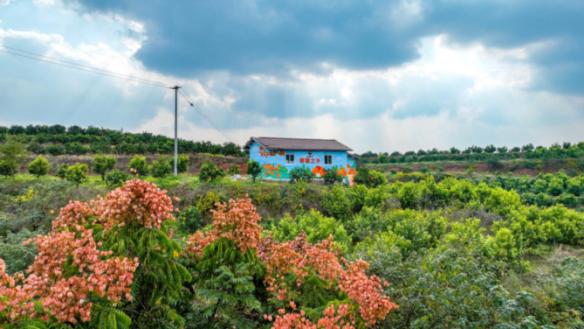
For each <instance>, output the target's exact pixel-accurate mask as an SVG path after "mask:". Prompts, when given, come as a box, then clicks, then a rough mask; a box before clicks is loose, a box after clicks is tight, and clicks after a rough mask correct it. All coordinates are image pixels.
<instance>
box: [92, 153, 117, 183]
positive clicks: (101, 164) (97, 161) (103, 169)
mask: <svg viewBox="0 0 584 329" xmlns="http://www.w3.org/2000/svg"><path fill="white" fill-rule="evenodd" d="M115 165H116V159H115V158H114V157H110V156H105V155H96V156H95V158H93V162H92V166H93V171H94V172H95V173H97V174H99V175H100V176H101V180H105V174H106V173H107V172H108V171H110V170H112V169H114V166H115Z"/></svg>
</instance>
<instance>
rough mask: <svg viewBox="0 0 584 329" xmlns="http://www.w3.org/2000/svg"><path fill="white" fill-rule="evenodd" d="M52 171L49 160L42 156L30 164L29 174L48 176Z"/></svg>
mask: <svg viewBox="0 0 584 329" xmlns="http://www.w3.org/2000/svg"><path fill="white" fill-rule="evenodd" d="M50 169H51V164H50V163H49V160H47V158H45V157H44V156H42V155H39V156H37V157H36V158H35V159H34V160H32V161H31V162H30V163H29V164H28V172H29V173H30V174H32V175H35V176H37V177H40V176H44V175H46V174H47V173H48V172H49V170H50Z"/></svg>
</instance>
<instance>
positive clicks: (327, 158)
mask: <svg viewBox="0 0 584 329" xmlns="http://www.w3.org/2000/svg"><path fill="white" fill-rule="evenodd" d="M324 164H333V156H332V155H325V156H324Z"/></svg>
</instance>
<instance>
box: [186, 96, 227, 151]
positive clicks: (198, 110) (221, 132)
mask: <svg viewBox="0 0 584 329" xmlns="http://www.w3.org/2000/svg"><path fill="white" fill-rule="evenodd" d="M179 93H180V95H181V97H182V98H183V99H184V100H185V101H186V102H187V103H188V104H189V105H190V106H191V107H192V108H193V109H195V112H197V113H198V114H199V115H200V116H201V117H203V119H205V121H207V123H208V124H209V125H210V126H211V127H213V129H215V130H216V131H217V132H218V133H219V134H221V135H222V136H223V137H225V139H227V140H228V141H230V142H231V143H233V144H237V143H235V142H234V141H233V139H231V138H230V137H229V136H227V135H226V134H225V133H223V131H221V129H219V128H218V127H217V126H216V125H215V124H214V123H213V121H211V119H209V117H207V115H205V113H203V111H202V110H201V109H200V108H199V107H198V105H196V104H195V103H194V102H193V101H191V100H190V99H189V98H188V97H187V96H186V95H185V94H184V93H183V92H182V91H180V90H179Z"/></svg>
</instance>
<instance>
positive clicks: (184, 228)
mask: <svg viewBox="0 0 584 329" xmlns="http://www.w3.org/2000/svg"><path fill="white" fill-rule="evenodd" d="M178 225H179V228H180V230H181V232H184V233H188V234H191V233H195V232H196V231H197V230H199V229H201V228H203V226H205V225H204V222H203V216H202V215H201V212H200V211H199V209H197V207H195V206H189V207H187V208H186V209H185V210H183V211H181V212H180V213H179V214H178Z"/></svg>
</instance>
